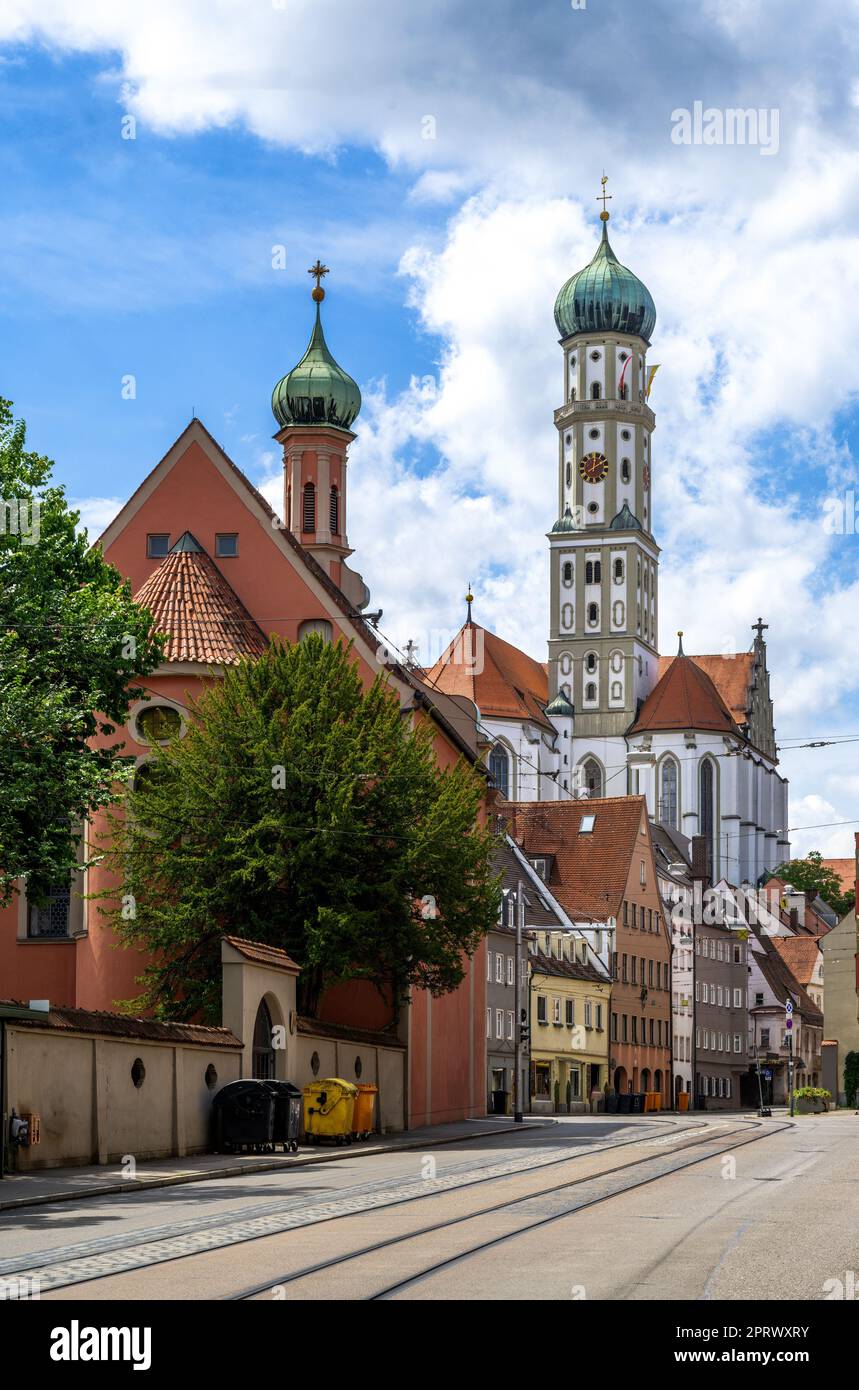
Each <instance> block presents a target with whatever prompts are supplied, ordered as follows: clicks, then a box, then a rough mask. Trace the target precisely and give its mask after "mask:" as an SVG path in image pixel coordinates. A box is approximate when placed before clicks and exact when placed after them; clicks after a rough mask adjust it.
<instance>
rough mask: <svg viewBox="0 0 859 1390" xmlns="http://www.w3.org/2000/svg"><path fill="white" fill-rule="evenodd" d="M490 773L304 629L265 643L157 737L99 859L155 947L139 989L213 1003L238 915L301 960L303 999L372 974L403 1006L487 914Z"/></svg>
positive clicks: (137, 934)
mask: <svg viewBox="0 0 859 1390" xmlns="http://www.w3.org/2000/svg"><path fill="white" fill-rule="evenodd" d="M482 788H483V781H482V778H481V776H480V774H479V773H477V772H476V771H475V770H474V769H473V768H471V767H469V766H468V765H467V764H465V763H464V762H460V763H459V764H457V765H456V766H455V767H453V768H451V769H449V770H442V769H440V768H439V766H438V765H437V763H436V760H435V757H434V754H433V748H432V733H431V731H430V729H429V728H428V727H419V728H417V729H413V728H412V727H411V725H410V723H409V721H408V720H407V719H405V718H404V717H403V715H402V713H401V710H400V707H399V702H398V700H397V699H396V697H395V696H394V694H393V693H392V692H391V690H390V688H389V687H387V686H386V685H385V683H384V682H383V680H382V679H381V678H378V679H377V680H376V681H375V683H374V684H373V685H372V686H371V687H370V688H369V689H365V688H364V685H363V683H362V681H361V677H360V675H359V672H358V669H357V666H356V664H355V662H354V659H353V657H352V655H351V649H350V648H347V647H345V646H344V645H343V644H341V643H337V644H331V643H327V642H325V641H324V640H323V639H322V638H321V637H320V636H318V635H316V634H314V635H311V636H308V637H306V638H305V639H304V640H303V641H302V642H300V643H298V644H297V645H295V646H285V645H282V644H280V643H277V642H275V643H273V644H272V646H271V648H270V649H269V650H268V651H267V652H266V654H265V655H263V656H262V657H261V658H260V659H258V660H257V661H253V662H244V663H242V664H241V665H239V666H237V667H236V668H234V669H232V670H228V671H226V672H225V674H224V678H223V680H221V681H218V682H217V683H216V684H213V685H212V686H210V687H209V688H208V689H207V690H206V691H205V692H204V693H203V694H202V696H201V697H200V698H199V700H198V701H197V702H196V703H195V704H194V706H193V707H192V709H191V718H190V720H189V722H188V726H187V730H186V732H185V734H184V736H180V735H174V736H173V737H172V738H171V739H170V740H169V741H168V742H166V743H165V745H164V746H163V747H162V748H161V749H160V750H159V751H158V752H157V754H156V756H155V758H154V760H153V763H152V765H151V771H150V773H149V775H148V776H147V777H146V778H144V779H142V781H141V779H138V782H137V784H136V786H135V789H134V790H133V791H132V792H131V793H130V795H129V798H128V807H127V815H126V816H125V817H124V818H123V817H120V816H119V815H114V816H113V817H112V821H113V824H112V826H111V835H112V839H111V840H110V841H109V842H108V860H109V862H111V863H112V865H113V867H114V868H115V870H116V872H117V874H118V875H120V876H121V877H122V879H123V883H124V887H123V894H124V900H123V901H122V902H117V903H113V904H107V905H105V907H104V908H103V909H102V910H103V911H105V912H106V913H107V915H108V918H109V920H110V922H111V924H112V925H113V926H114V928H115V930H116V931H117V933H118V934H119V936H120V937H121V938H122V939H123V940H125V941H126V942H128V943H134V944H135V945H138V946H143V947H144V948H146V950H147V951H148V952H150V953H151V954H152V957H153V961H152V964H151V965H150V966H149V967H148V968H147V969H146V971H145V973H144V975H143V976H142V978H141V985H142V987H143V989H142V994H141V996H140V997H139V998H138V999H137V1000H136V1001H134V1004H135V1006H136V1007H140V1006H141V1005H142V1006H146V1007H152V1008H154V1009H155V1011H156V1013H157V1014H158V1016H160V1017H162V1018H173V1019H182V1018H189V1017H193V1016H195V1015H197V1014H202V1015H203V1017H205V1018H207V1019H210V1020H217V1019H218V1018H219V1016H220V946H219V938H220V937H221V936H222V935H223V934H225V933H226V934H230V933H233V934H238V935H241V936H244V937H247V938H250V939H252V940H256V941H262V942H266V943H268V944H271V945H274V946H279V947H282V948H284V949H285V950H287V951H288V952H289V954H290V955H291V956H292V957H293V958H294V959H295V960H296V961H297V962H298V963H299V964H300V965H301V968H302V973H301V976H300V980H299V1000H300V1008H301V1010H302V1011H303V1012H304V1013H309V1014H312V1013H313V1012H314V1011H315V1009H316V1008H317V1006H318V1002H319V998H320V995H321V993H322V991H323V990H324V989H325V988H326V987H327V986H328V985H331V984H334V983H337V982H340V981H344V980H353V979H363V980H370V981H372V982H373V983H374V984H375V985H376V987H377V988H378V989H379V990H380V992H381V993H382V994H383V995H384V997H385V998H386V999H387V1000H388V1001H389V1002H390V1003H391V1004H392V1005H393V1006H394V1008H395V1009H399V1008H400V1007H401V1006H402V1004H403V1002H404V1000H405V999H406V997H407V995H408V992H409V990H410V988H411V987H412V986H421V987H423V988H425V989H428V990H429V991H430V992H432V993H433V994H443V993H445V992H447V991H449V990H451V989H454V988H455V987H456V986H457V985H458V984H459V982H460V981H461V980H462V978H463V974H464V957H465V956H467V955H470V954H472V953H473V951H474V949H475V948H476V946H477V945H478V943H479V941H480V940H481V938H482V937H483V936H484V934H485V933H486V931H487V930H488V929H489V928H490V927H491V926H492V925H493V923H494V922H495V921H496V920H497V913H498V904H499V891H500V890H499V888H498V884H497V882H496V880H495V878H494V876H493V873H492V868H491V853H492V839H493V837H492V835H491V834H490V833H489V832H488V831H487V830H486V829H484V828H482V827H481V826H479V825H478V822H477V814H478V810H479V806H480V801H481V796H482Z"/></svg>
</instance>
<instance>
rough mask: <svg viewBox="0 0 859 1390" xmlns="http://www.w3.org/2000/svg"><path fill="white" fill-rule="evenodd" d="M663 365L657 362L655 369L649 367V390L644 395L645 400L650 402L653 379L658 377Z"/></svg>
mask: <svg viewBox="0 0 859 1390" xmlns="http://www.w3.org/2000/svg"><path fill="white" fill-rule="evenodd" d="M661 365H662V364H661V362H657V363H656V366H655V367H648V369H647V390H646V392H645V394H644V399H645V400H646V401H649V400H650V388H651V386H652V385H653V378H654V377H655V376H656V373H657V372H658V371H659V368H660V366H661Z"/></svg>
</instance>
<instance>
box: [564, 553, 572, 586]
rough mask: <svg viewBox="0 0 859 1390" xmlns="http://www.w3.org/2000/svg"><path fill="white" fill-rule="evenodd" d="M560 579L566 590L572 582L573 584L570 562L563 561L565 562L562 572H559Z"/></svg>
mask: <svg viewBox="0 0 859 1390" xmlns="http://www.w3.org/2000/svg"><path fill="white" fill-rule="evenodd" d="M561 578H562V581H563V584H564V587H565V588H567V589H569V587H570V585H571V584H572V582H573V562H572V560H565V561H564V565H563V568H562V570H561Z"/></svg>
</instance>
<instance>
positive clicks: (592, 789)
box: [582, 758, 602, 798]
mask: <svg viewBox="0 0 859 1390" xmlns="http://www.w3.org/2000/svg"><path fill="white" fill-rule="evenodd" d="M582 775H583V781H584V784H585V789H586V791H587V794H588V796H589V797H591V798H593V797H598V796H602V768H601V767H600V765H599V763H598V762H597V761H596V759H595V758H588V760H587V762H586V763H585V765H584V767H583V769H582Z"/></svg>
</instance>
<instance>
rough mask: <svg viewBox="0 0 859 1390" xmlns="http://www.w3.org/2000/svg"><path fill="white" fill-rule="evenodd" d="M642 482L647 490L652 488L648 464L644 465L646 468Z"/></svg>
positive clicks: (643, 471) (642, 474) (642, 475)
mask: <svg viewBox="0 0 859 1390" xmlns="http://www.w3.org/2000/svg"><path fill="white" fill-rule="evenodd" d="M641 481H642V482H643V483H644V486H645V488H649V487H650V469H649V468H648V466H647V464H645V465H644V468H643V470H642V473H641Z"/></svg>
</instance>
